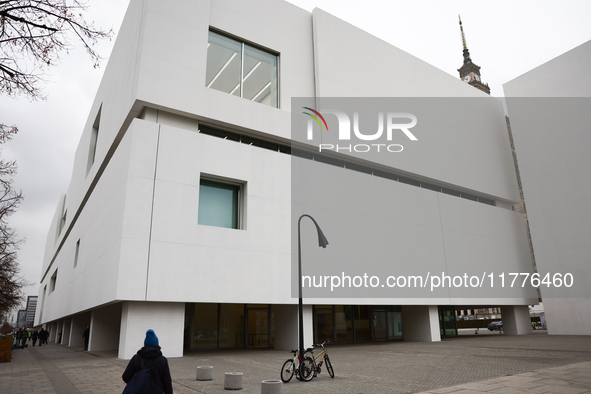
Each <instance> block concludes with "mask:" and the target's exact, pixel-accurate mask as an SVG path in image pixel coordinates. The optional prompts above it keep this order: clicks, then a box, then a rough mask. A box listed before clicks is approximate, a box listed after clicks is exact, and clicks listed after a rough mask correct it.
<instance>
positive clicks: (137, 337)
mask: <svg viewBox="0 0 591 394" xmlns="http://www.w3.org/2000/svg"><path fill="white" fill-rule="evenodd" d="M149 329H152V330H154V332H155V333H156V336H157V337H158V340H159V344H160V346H161V347H162V353H163V354H164V356H166V357H182V356H183V332H184V329H185V304H184V303H182V302H144V301H126V302H123V306H122V310H121V335H120V337H119V358H122V359H126V360H127V359H130V358H131V357H133V355H134V354H136V353H137V351H138V350H139V349H141V348H142V347H143V346H144V339H145V338H146V331H147V330H149Z"/></svg>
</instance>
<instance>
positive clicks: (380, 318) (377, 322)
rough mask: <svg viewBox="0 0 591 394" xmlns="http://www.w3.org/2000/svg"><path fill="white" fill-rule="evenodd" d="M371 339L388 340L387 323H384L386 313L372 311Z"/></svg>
mask: <svg viewBox="0 0 591 394" xmlns="http://www.w3.org/2000/svg"><path fill="white" fill-rule="evenodd" d="M372 321H373V324H372V325H373V339H374V341H384V340H387V339H388V322H387V321H386V311H373V319H372Z"/></svg>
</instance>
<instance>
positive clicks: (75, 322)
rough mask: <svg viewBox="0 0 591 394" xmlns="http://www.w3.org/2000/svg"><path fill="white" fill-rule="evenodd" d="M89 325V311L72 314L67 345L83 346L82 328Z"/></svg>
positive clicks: (84, 328)
mask: <svg viewBox="0 0 591 394" xmlns="http://www.w3.org/2000/svg"><path fill="white" fill-rule="evenodd" d="M87 326H90V313H82V314H80V315H74V316H72V324H71V326H70V343H69V344H68V346H72V347H82V348H84V338H82V334H84V330H86V327H87Z"/></svg>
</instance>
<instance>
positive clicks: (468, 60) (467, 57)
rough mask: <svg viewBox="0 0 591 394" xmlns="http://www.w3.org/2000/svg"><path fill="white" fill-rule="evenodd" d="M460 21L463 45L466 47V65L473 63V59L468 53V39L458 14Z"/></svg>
mask: <svg viewBox="0 0 591 394" xmlns="http://www.w3.org/2000/svg"><path fill="white" fill-rule="evenodd" d="M458 19H459V20H460V31H461V32H462V44H463V45H464V51H463V52H464V64H466V63H471V62H472V59H470V52H469V51H468V47H466V37H465V36H464V28H463V27H462V18H461V17H460V14H458Z"/></svg>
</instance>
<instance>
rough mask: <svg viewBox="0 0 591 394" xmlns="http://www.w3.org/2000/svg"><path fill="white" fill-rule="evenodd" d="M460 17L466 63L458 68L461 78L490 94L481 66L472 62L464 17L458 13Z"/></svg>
mask: <svg viewBox="0 0 591 394" xmlns="http://www.w3.org/2000/svg"><path fill="white" fill-rule="evenodd" d="M458 19H459V20H460V32H462V45H463V47H464V51H463V54H464V64H463V65H462V67H460V68H459V69H458V71H459V73H460V79H461V80H463V81H464V82H467V83H468V84H470V85H472V86H474V87H475V88H476V89H480V90H482V91H483V92H484V93H486V94H490V88H489V87H488V84H484V83H482V81H481V80H480V67H479V66H477V65H476V64H474V63H472V59H470V52H469V51H468V47H467V46H466V36H465V35H464V27H463V26H462V18H461V17H460V15H458Z"/></svg>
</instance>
